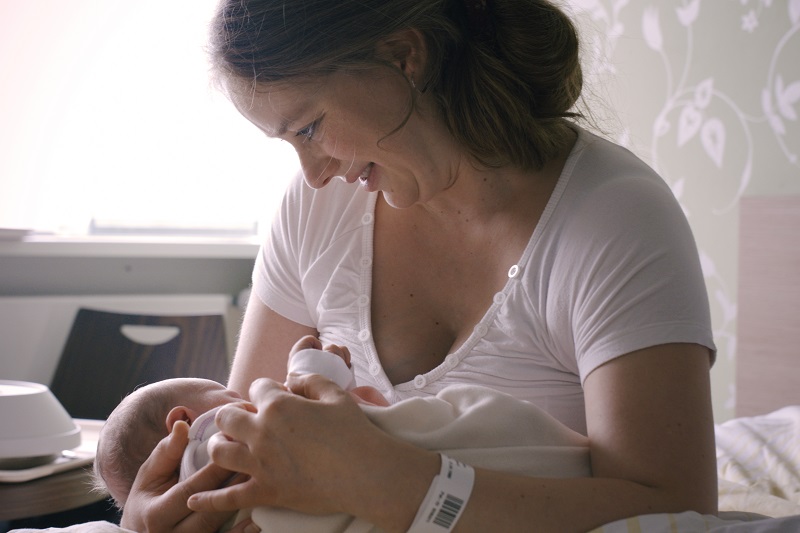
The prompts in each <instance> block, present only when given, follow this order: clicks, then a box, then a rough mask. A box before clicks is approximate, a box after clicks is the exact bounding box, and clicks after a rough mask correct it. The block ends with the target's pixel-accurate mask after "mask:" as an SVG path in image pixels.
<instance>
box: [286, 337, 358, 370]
mask: <svg viewBox="0 0 800 533" xmlns="http://www.w3.org/2000/svg"><path fill="white" fill-rule="evenodd" d="M307 349H313V350H324V351H326V352H330V353H332V354H334V355H338V356H339V357H341V358H342V360H343V361H344V362H345V363H346V364H347V367H348V368H350V350H349V349H347V346H339V345H337V344H328V345H326V346H322V342H321V341H320V340H319V339H318V338H317V337H315V336H313V335H306V336H305V337H302V338H301V339H300V340H299V341H297V342H296V343H295V344H294V346H293V347H292V350H291V351H290V352H289V358H290V359H291V358H292V356H293V355H294V354H296V353H297V352H299V351H301V350H307Z"/></svg>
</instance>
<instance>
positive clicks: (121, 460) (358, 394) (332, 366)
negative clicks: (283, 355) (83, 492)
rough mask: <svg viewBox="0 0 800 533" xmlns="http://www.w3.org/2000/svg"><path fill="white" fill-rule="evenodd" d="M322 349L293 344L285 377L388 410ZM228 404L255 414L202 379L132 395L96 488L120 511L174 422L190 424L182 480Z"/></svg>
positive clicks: (100, 449)
mask: <svg viewBox="0 0 800 533" xmlns="http://www.w3.org/2000/svg"><path fill="white" fill-rule="evenodd" d="M321 348H322V344H321V343H320V341H319V339H317V338H316V337H313V336H306V337H303V338H302V339H300V340H299V341H297V343H295V345H294V346H293V347H292V350H291V352H290V354H289V372H290V373H297V374H308V373H314V374H322V375H323V376H325V377H327V378H328V379H330V380H332V381H333V382H335V383H336V384H337V385H339V386H340V387H342V388H343V389H345V390H349V391H351V393H352V394H353V396H354V397H355V398H356V399H357V401H359V402H360V403H362V404H367V405H381V406H386V405H388V402H386V400H385V399H384V398H383V396H382V395H381V394H380V392H378V391H377V390H376V389H373V388H371V387H357V388H356V387H355V378H354V375H353V369H352V367H351V366H350V352H349V350H348V349H347V348H346V347H341V346H336V345H331V346H326V347H325V350H322V349H321ZM230 403H241V404H243V405H244V406H246V408H249V409H254V407H253V406H252V405H251V404H249V402H246V401H245V400H243V399H242V397H241V396H240V395H239V394H238V393H236V392H234V391H232V390H229V389H227V388H225V387H224V386H223V385H222V384H220V383H217V382H216V381H211V380H207V379H200V378H175V379H167V380H164V381H159V382H157V383H152V384H150V385H147V386H144V387H142V388H140V389H137V390H136V391H134V392H132V393H131V394H130V395H128V396H127V397H126V398H125V399H124V400H122V402H121V403H120V404H119V405H118V406H117V408H116V409H114V411H113V412H112V413H111V414H110V415H109V417H108V420H107V421H106V424H105V425H104V427H103V430H102V431H101V433H100V440H99V442H98V446H97V456H96V458H95V462H94V465H95V466H94V468H95V478H96V480H97V484H98V485H99V486H101V487H104V488H105V489H106V490H108V492H109V494H110V495H111V497H112V498H113V499H114V501H115V503H116V505H117V506H118V507H119V508H120V509H122V508H123V506H124V505H125V501H126V500H127V498H128V494H129V493H130V489H131V487H132V486H133V481H134V479H135V478H136V474H137V472H138V471H139V468H140V467H141V466H142V464H143V463H144V462H145V460H146V459H147V458H148V457H149V456H150V453H151V452H152V451H153V450H154V449H155V447H156V445H157V444H158V442H159V441H161V440H162V439H163V438H164V437H166V436H167V435H169V433H170V432H171V431H172V426H173V425H174V424H175V423H176V422H177V421H178V420H183V421H185V422H187V423H188V424H189V425H190V430H189V445H188V446H187V448H186V452H185V453H184V457H183V461H182V463H181V472H180V478H181V480H183V479H186V478H187V477H189V476H190V475H191V474H193V473H194V472H196V471H197V470H199V469H200V468H202V467H203V466H204V465H205V464H207V463H208V461H209V458H208V453H207V451H206V446H207V443H208V439H209V438H210V437H211V435H213V434H214V433H216V432H217V431H218V428H217V427H216V425H215V424H214V415H215V414H216V412H217V410H218V409H219V408H220V407H222V406H223V405H227V404H230Z"/></svg>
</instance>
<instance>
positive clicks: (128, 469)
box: [93, 383, 175, 509]
mask: <svg viewBox="0 0 800 533" xmlns="http://www.w3.org/2000/svg"><path fill="white" fill-rule="evenodd" d="M174 403H175V398H174V394H173V393H172V391H171V388H170V387H169V386H165V385H164V384H163V383H162V384H159V383H155V384H151V385H147V386H145V387H141V388H139V389H137V390H135V391H134V392H132V393H131V394H129V395H128V396H127V397H125V398H124V399H123V400H122V402H120V404H119V405H118V406H117V408H116V409H114V411H113V412H112V413H111V415H109V417H108V421H107V422H106V424H105V426H104V427H103V430H102V432H101V434H100V440H99V441H98V443H97V456H96V457H95V461H94V476H93V478H94V479H93V486H94V488H93V490H94V491H97V492H103V493H108V494H110V495H111V497H112V498H113V500H114V504H115V505H116V506H117V507H118V508H119V509H122V508H123V507H124V506H125V502H126V501H127V499H128V495H129V494H130V490H131V487H132V486H133V481H134V480H135V479H136V474H137V473H138V472H139V468H140V467H141V466H142V464H143V463H144V462H145V461H146V460H147V458H148V457H149V456H150V453H151V452H152V451H153V450H154V449H155V447H156V445H157V444H158V442H159V441H160V440H161V439H163V438H164V437H166V436H167V434H168V432H167V425H166V417H167V414H168V413H169V411H170V409H171V408H172V407H174Z"/></svg>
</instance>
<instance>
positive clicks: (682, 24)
mask: <svg viewBox="0 0 800 533" xmlns="http://www.w3.org/2000/svg"><path fill="white" fill-rule="evenodd" d="M565 5H566V8H567V10H568V11H569V12H570V13H571V14H572V16H573V19H574V20H575V21H576V22H577V24H578V26H579V28H580V30H581V32H582V36H583V50H582V53H583V62H584V74H585V87H586V91H587V93H586V95H585V96H584V98H585V103H584V107H585V108H586V109H588V110H589V111H590V112H591V116H592V117H593V119H594V122H595V125H596V128H597V129H599V130H600V132H601V133H602V134H604V135H605V136H606V137H609V138H611V139H612V140H614V141H616V142H618V143H620V144H622V145H624V146H626V147H627V148H629V149H630V150H631V151H633V152H634V153H636V154H637V155H638V156H639V157H641V158H642V159H644V160H645V161H646V162H648V163H649V164H650V165H651V166H652V167H653V168H655V169H656V170H657V171H658V172H659V173H660V174H661V175H662V176H663V177H664V179H665V180H666V181H667V183H668V184H669V185H670V187H671V188H672V190H673V192H674V194H675V196H676V197H677V199H678V200H679V202H680V204H681V206H682V207H683V209H684V211H685V213H686V215H687V217H688V219H689V222H690V224H691V225H692V229H693V230H694V233H695V238H696V239H697V244H698V248H699V250H700V258H701V262H702V267H703V273H704V276H705V280H706V286H707V288H708V294H709V299H710V302H711V311H712V320H713V325H714V335H715V339H716V343H717V348H718V354H717V362H716V364H715V366H714V368H713V369H712V386H713V394H714V413H715V417H716V419H717V420H718V421H723V420H726V419H729V418H731V417H732V416H733V415H734V411H733V410H734V402H735V390H734V383H735V370H736V367H735V362H736V316H737V282H738V280H737V261H738V255H737V254H738V222H739V209H738V206H739V201H740V199H741V198H742V197H744V196H751V195H758V196H761V195H769V196H782V195H797V194H800V116H799V115H800V0H682V1H681V0H670V1H663V0H647V1H645V0H569V1H567V2H566V3H565ZM799 233H800V232H799ZM798 246H800V237H799V238H798Z"/></svg>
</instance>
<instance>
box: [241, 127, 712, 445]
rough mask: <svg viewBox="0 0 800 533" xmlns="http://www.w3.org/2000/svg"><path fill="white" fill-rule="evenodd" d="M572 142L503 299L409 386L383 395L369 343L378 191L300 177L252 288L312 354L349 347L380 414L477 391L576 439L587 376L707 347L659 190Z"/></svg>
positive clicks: (691, 256)
mask: <svg viewBox="0 0 800 533" xmlns="http://www.w3.org/2000/svg"><path fill="white" fill-rule="evenodd" d="M578 133H579V135H578V140H577V142H576V144H575V147H574V148H573V150H572V152H571V154H570V156H569V158H568V159H567V162H566V165H565V167H564V170H563V172H562V174H561V176H560V178H559V181H558V183H557V185H556V187H555V190H554V191H553V193H552V196H551V198H550V200H549V202H548V204H547V207H546V208H545V211H544V213H543V214H542V216H541V218H540V220H539V223H538V225H537V227H536V229H535V230H534V232H533V235H532V236H531V239H530V241H529V243H528V245H527V247H526V249H525V251H524V252H523V254H522V257H520V259H519V261H517V263H516V264H514V265H508V267H509V271H508V281H507V283H506V285H505V287H504V288H503V290H502V291H500V292H498V293H496V294H495V295H494V298H493V300H492V301H489V302H486V309H487V310H486V313H485V315H484V316H483V318H482V319H481V320H480V322H478V323H477V324H475V327H474V330H473V333H472V335H471V336H470V337H469V339H467V341H466V342H465V343H464V344H463V345H461V346H459V347H458V348H457V349H456V350H455V351H454V352H452V353H450V354H449V355H447V357H445V359H444V361H443V362H442V364H440V365H439V366H437V367H436V368H434V369H432V370H431V371H429V372H427V373H425V374H422V375H419V376H417V377H416V378H415V379H414V380H412V381H409V382H407V383H400V384H397V385H392V383H391V382H390V381H389V379H388V378H387V376H386V374H385V373H384V371H383V368H382V367H381V363H380V359H379V356H378V354H377V352H376V349H375V345H374V343H373V339H372V335H371V328H370V323H371V322H370V296H371V289H372V251H373V243H372V235H373V222H374V218H375V217H374V208H375V203H376V200H377V194H378V193H367V192H365V191H364V190H363V189H362V188H361V187H359V186H354V185H349V184H346V183H344V182H342V181H340V180H332V181H331V182H330V183H329V184H328V185H327V186H326V187H324V188H322V189H319V190H314V189H312V188H310V187H308V186H306V185H305V184H304V182H303V181H302V178H301V177H298V178H297V179H296V180H295V181H294V182H293V183H292V185H291V186H290V188H289V190H288V192H287V194H286V197H285V198H284V201H283V204H282V207H281V210H280V212H279V214H278V216H277V217H276V219H275V221H274V223H273V225H272V228H271V236H270V238H269V241H268V243H267V244H266V245H265V246H264V247H263V248H262V251H261V253H259V256H258V258H257V260H256V267H255V271H254V274H253V289H254V290H255V291H256V294H258V296H259V297H260V298H261V300H262V301H263V302H264V303H265V304H266V305H267V306H269V307H270V308H271V309H273V310H274V311H276V312H277V313H279V314H281V315H283V316H285V317H287V318H289V319H290V320H293V321H295V322H297V323H300V324H304V325H307V326H311V327H315V328H316V329H317V330H318V331H319V332H320V338H321V340H322V342H323V343H334V344H340V345H345V346H347V347H348V348H349V349H350V353H351V356H352V364H353V367H354V368H355V373H356V383H357V384H358V385H371V386H373V387H376V388H377V389H378V390H380V391H381V392H382V393H383V395H384V396H385V397H386V399H387V400H388V401H389V402H392V403H393V402H396V401H398V400H400V399H402V398H407V397H411V396H420V395H434V394H436V393H437V392H438V391H440V390H442V389H443V388H444V387H446V386H448V385H451V384H456V383H466V384H476V385H483V386H486V387H490V388H494V389H497V390H500V391H503V392H506V393H508V394H511V395H512V396H515V397H517V398H519V399H522V400H528V401H530V402H532V403H534V404H535V405H537V406H539V407H540V408H542V409H543V410H545V411H546V412H548V413H550V414H551V415H552V416H554V417H555V418H557V419H558V420H560V421H562V422H563V423H564V424H566V425H567V426H569V427H570V428H572V429H574V430H576V431H579V432H581V433H583V434H585V433H586V420H585V413H584V399H583V389H582V383H583V380H584V379H585V378H586V376H587V375H589V373H590V372H592V370H594V369H595V368H597V367H598V366H600V365H602V364H603V363H606V362H608V361H610V360H612V359H614V358H615V357H618V356H620V355H623V354H626V353H629V352H631V351H634V350H637V349H642V348H646V347H649V346H655V345H658V344H664V343H670V342H689V343H698V344H702V345H704V346H707V347H709V348H711V349H712V350H713V349H714V344H713V337H712V333H711V320H710V315H709V307H708V296H707V293H706V288H705V283H704V280H703V276H702V272H701V269H700V262H699V259H698V254H697V249H696V245H695V242H694V238H693V236H692V233H691V230H690V229H689V226H688V223H687V221H686V219H685V216H684V214H683V211H682V210H681V208H680V206H679V205H678V203H677V201H676V200H675V198H674V196H673V194H672V192H671V191H670V189H669V187H668V186H667V185H666V184H665V183H664V181H663V180H662V179H661V178H660V177H659V176H658V175H657V174H656V173H655V172H654V171H653V170H652V169H650V168H649V167H648V166H647V165H645V164H644V163H643V162H642V161H641V160H639V159H638V158H636V157H635V156H634V155H633V154H631V153H630V152H629V151H627V150H625V149H624V148H621V147H619V146H616V145H614V144H612V143H610V142H608V141H605V140H603V139H601V138H599V137H596V136H594V135H592V134H590V133H588V132H586V131H584V130H581V129H579V130H578ZM409 334H410V335H413V332H409Z"/></svg>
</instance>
